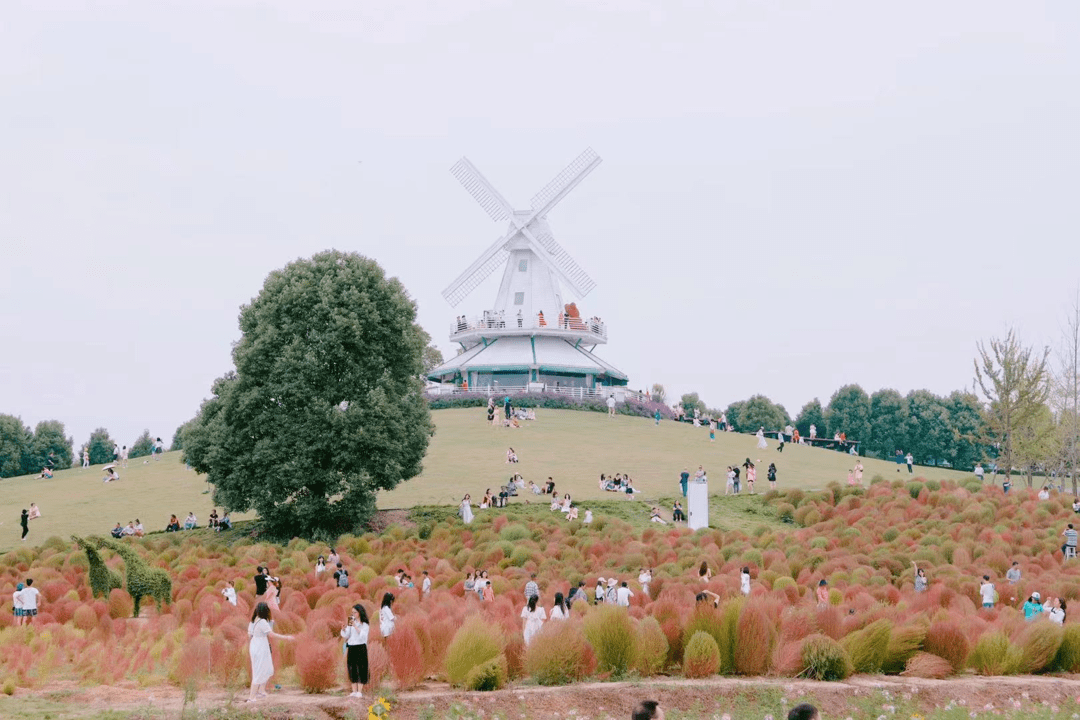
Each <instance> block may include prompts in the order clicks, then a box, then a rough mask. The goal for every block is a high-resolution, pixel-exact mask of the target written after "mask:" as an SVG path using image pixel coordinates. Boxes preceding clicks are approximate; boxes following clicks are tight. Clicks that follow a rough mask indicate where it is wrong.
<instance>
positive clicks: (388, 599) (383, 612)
mask: <svg viewBox="0 0 1080 720" xmlns="http://www.w3.org/2000/svg"><path fill="white" fill-rule="evenodd" d="M393 604H394V595H393V593H386V594H385V595H383V596H382V607H380V608H379V632H381V633H382V636H383V637H384V638H388V637H390V636H391V635H393V634H394V621H395V619H396V618H395V617H394V611H393V609H392V606H393Z"/></svg>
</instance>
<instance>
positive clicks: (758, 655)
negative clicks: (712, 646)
mask: <svg viewBox="0 0 1080 720" xmlns="http://www.w3.org/2000/svg"><path fill="white" fill-rule="evenodd" d="M775 641H776V630H775V629H774V628H773V622H772V620H770V619H769V617H768V615H766V613H765V610H764V609H763V608H762V607H761V605H756V604H754V605H747V606H744V607H743V611H742V613H740V614H739V621H738V623H737V625H736V629H735V643H734V646H733V648H732V650H733V654H734V661H735V670H736V672H739V673H740V674H742V675H764V674H765V673H767V672H768V671H769V661H770V659H771V658H772V651H773V644H774V643H775ZM717 651H719V648H717Z"/></svg>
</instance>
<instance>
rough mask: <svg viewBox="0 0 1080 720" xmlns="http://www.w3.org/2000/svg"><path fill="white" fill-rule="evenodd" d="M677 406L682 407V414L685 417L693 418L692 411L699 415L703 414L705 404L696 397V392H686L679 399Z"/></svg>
mask: <svg viewBox="0 0 1080 720" xmlns="http://www.w3.org/2000/svg"><path fill="white" fill-rule="evenodd" d="M679 404H680V405H682V408H683V412H684V413H686V415H687V417H694V410H699V411H700V412H701V414H703V415H704V414H705V411H706V408H705V402H704V401H703V400H702V399H701V398H700V397H698V394H697V393H696V392H688V393H686V394H684V395H683V396H682V397H681V398H680V399H679Z"/></svg>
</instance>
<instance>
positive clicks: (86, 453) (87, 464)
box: [82, 447, 90, 470]
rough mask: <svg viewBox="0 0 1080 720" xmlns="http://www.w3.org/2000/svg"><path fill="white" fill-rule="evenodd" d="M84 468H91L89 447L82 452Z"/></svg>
mask: <svg viewBox="0 0 1080 720" xmlns="http://www.w3.org/2000/svg"><path fill="white" fill-rule="evenodd" d="M82 466H83V469H84V470H85V469H86V468H88V467H90V448H89V447H84V448H83V451H82Z"/></svg>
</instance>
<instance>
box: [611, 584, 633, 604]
mask: <svg viewBox="0 0 1080 720" xmlns="http://www.w3.org/2000/svg"><path fill="white" fill-rule="evenodd" d="M632 597H634V591H633V590H631V589H630V588H629V587H627V586H626V581H625V580H623V584H622V585H621V586H620V587H619V589H618V590H616V591H615V604H616V605H618V606H619V607H630V598H632Z"/></svg>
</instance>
